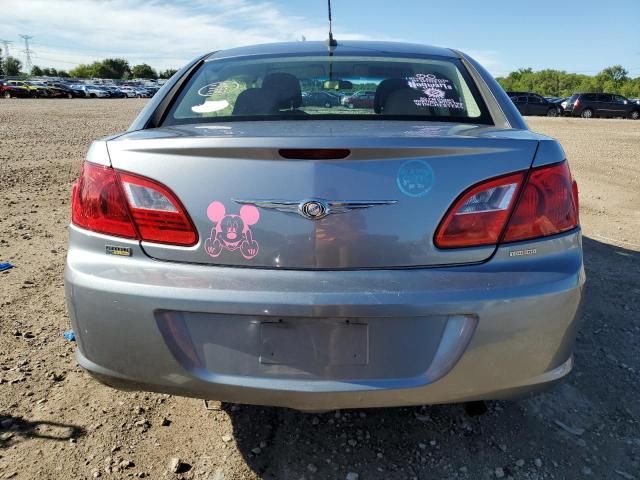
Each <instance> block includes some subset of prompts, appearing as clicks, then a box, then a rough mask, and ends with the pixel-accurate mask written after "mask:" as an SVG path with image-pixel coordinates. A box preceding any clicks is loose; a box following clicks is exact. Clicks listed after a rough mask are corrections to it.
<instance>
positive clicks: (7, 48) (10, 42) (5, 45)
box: [0, 40, 13, 57]
mask: <svg viewBox="0 0 640 480" xmlns="http://www.w3.org/2000/svg"><path fill="white" fill-rule="evenodd" d="M0 43H1V44H3V45H4V50H3V52H4V56H5V57H8V56H9V45H11V44H12V43H13V42H12V41H11V40H0Z"/></svg>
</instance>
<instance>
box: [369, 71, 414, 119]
mask: <svg viewBox="0 0 640 480" xmlns="http://www.w3.org/2000/svg"><path fill="white" fill-rule="evenodd" d="M406 88H410V87H409V84H408V83H407V81H406V80H405V79H404V78H387V79H385V80H383V81H381V82H380V83H379V84H378V88H376V94H375V97H374V98H373V111H374V112H376V113H382V111H383V110H384V104H385V103H386V102H387V99H388V98H389V95H391V93H393V92H395V91H396V90H403V89H406Z"/></svg>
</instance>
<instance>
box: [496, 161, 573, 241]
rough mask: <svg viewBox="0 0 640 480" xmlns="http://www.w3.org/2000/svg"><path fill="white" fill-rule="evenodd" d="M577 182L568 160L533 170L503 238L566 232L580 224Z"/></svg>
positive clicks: (517, 238) (522, 238)
mask: <svg viewBox="0 0 640 480" xmlns="http://www.w3.org/2000/svg"><path fill="white" fill-rule="evenodd" d="M578 223H579V219H578V186H577V184H576V182H574V181H573V180H572V178H571V172H570V171H569V166H568V164H567V162H562V163H559V164H556V165H551V166H547V167H540V168H536V169H533V170H531V173H530V175H529V178H528V179H527V183H526V185H525V187H524V189H523V190H522V195H521V196H520V198H519V199H518V203H517V204H516V207H515V210H514V212H513V215H512V216H511V219H510V220H509V225H508V226H507V230H506V231H505V234H504V238H503V242H515V241H518V240H528V239H531V238H537V237H545V236H548V235H554V234H556V233H561V232H565V231H567V230H571V229H573V228H575V227H577V226H578Z"/></svg>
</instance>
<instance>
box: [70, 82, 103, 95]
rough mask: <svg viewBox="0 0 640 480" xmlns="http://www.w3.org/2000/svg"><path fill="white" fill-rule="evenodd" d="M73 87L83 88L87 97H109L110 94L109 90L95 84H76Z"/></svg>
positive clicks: (76, 88)
mask: <svg viewBox="0 0 640 480" xmlns="http://www.w3.org/2000/svg"><path fill="white" fill-rule="evenodd" d="M71 88H73V89H75V90H82V91H83V92H84V93H85V95H86V96H87V97H91V98H107V97H109V96H110V95H109V92H108V91H106V90H105V89H103V88H100V87H96V86H94V85H74V86H72V87H71Z"/></svg>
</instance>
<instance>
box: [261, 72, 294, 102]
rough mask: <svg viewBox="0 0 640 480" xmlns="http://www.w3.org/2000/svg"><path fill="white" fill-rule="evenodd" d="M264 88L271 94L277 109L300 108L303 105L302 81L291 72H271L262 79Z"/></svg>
mask: <svg viewBox="0 0 640 480" xmlns="http://www.w3.org/2000/svg"><path fill="white" fill-rule="evenodd" d="M262 89H263V90H264V91H265V92H266V93H267V95H268V96H270V97H271V98H272V100H273V102H274V106H275V108H276V109H277V110H284V109H293V108H298V107H300V106H301V105H302V93H301V90H300V82H299V81H298V79H297V78H296V77H295V75H291V74H290V73H283V72H276V73H270V74H269V75H267V76H266V77H264V80H263V81H262Z"/></svg>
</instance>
